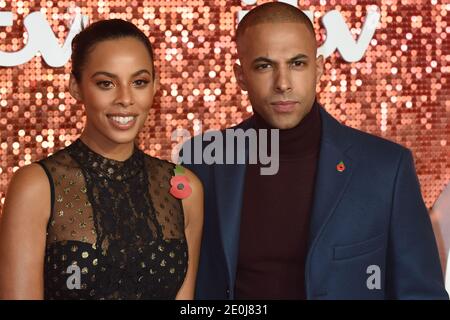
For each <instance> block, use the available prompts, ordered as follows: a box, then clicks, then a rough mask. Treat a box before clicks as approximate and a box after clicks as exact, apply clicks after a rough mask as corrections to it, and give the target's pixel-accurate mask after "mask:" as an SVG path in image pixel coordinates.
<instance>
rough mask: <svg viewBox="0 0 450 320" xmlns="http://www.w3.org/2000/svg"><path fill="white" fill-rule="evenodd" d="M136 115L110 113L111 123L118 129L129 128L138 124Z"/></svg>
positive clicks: (109, 119)
mask: <svg viewBox="0 0 450 320" xmlns="http://www.w3.org/2000/svg"><path fill="white" fill-rule="evenodd" d="M136 119H137V116H136V115H108V121H109V123H110V124H111V125H112V126H113V127H114V128H116V129H118V130H129V129H131V128H132V127H133V126H134V125H135V124H136Z"/></svg>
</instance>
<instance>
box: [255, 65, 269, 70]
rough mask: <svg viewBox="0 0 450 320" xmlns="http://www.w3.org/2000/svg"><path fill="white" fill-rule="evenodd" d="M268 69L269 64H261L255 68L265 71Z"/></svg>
mask: <svg viewBox="0 0 450 320" xmlns="http://www.w3.org/2000/svg"><path fill="white" fill-rule="evenodd" d="M268 68H270V64H269V63H263V64H258V65H257V66H256V70H265V69H268Z"/></svg>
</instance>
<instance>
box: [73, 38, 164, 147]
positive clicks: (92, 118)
mask: <svg viewBox="0 0 450 320" xmlns="http://www.w3.org/2000/svg"><path fill="white" fill-rule="evenodd" d="M154 79H156V77H155V76H154V75H153V64H152V60H151V57H150V54H149V52H148V50H147V49H146V47H145V45H144V44H143V43H142V42H140V41H139V40H137V39H135V38H133V37H126V38H119V39H112V40H105V41H102V42H99V43H97V44H96V45H95V46H94V47H93V49H92V50H91V51H90V52H89V55H88V57H87V60H86V63H85V65H84V67H83V70H82V73H81V79H80V80H79V81H78V82H77V81H76V80H75V78H74V77H72V78H71V80H70V92H71V94H72V96H74V98H75V99H77V100H79V101H81V102H82V103H83V104H84V106H85V109H86V118H87V120H86V127H85V129H84V132H83V135H84V136H85V138H87V139H89V140H91V141H95V142H96V143H97V144H98V143H105V144H107V145H108V144H109V145H110V144H111V143H112V144H115V143H116V144H126V143H133V141H134V139H135V137H136V135H137V134H138V132H139V130H140V129H141V128H142V127H143V125H144V123H145V120H146V118H147V115H148V111H149V109H150V107H151V105H152V103H153V97H154V95H155V92H156V89H157V83H156V81H155V80H154Z"/></svg>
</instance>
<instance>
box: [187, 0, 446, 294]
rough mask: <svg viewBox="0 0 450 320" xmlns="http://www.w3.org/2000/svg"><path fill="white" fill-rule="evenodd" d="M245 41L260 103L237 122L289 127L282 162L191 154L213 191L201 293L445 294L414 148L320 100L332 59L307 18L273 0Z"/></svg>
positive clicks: (238, 69)
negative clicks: (225, 160) (341, 117)
mask: <svg viewBox="0 0 450 320" xmlns="http://www.w3.org/2000/svg"><path fill="white" fill-rule="evenodd" d="M236 41H237V50H238V57H239V60H240V65H238V64H236V65H235V70H234V71H235V75H236V78H237V81H238V83H239V85H240V87H241V88H242V89H243V90H246V91H247V92H248V95H249V98H250V101H251V103H252V106H253V109H254V111H255V114H254V116H252V117H251V118H250V119H248V120H246V121H244V122H243V123H241V124H240V125H238V126H237V127H236V128H237V129H243V130H248V129H273V128H276V129H280V131H279V168H278V172H277V174H275V175H261V174H260V168H261V165H258V164H256V165H242V164H213V165H206V164H191V165H189V162H191V163H192V161H191V160H192V159H191V158H190V157H189V156H186V153H184V154H183V156H184V158H183V162H184V163H185V165H186V166H187V167H188V168H190V169H191V170H192V171H194V172H195V173H196V174H197V175H198V177H199V178H200V179H201V180H202V182H203V185H204V190H205V222H204V234H203V240H202V251H201V258H200V260H201V261H200V267H199V273H198V280H197V291H196V295H197V298H199V299H447V298H448V296H447V294H446V292H445V289H444V286H443V279H442V272H441V269H440V266H439V259H438V254H437V249H436V244H435V240H434V236H433V231H432V228H431V224H430V220H429V217H428V214H427V210H426V207H425V206H424V203H423V200H422V197H421V193H420V188H419V184H418V180H417V177H416V174H415V171H414V165H413V158H412V156H411V152H410V151H408V150H407V149H405V148H403V147H401V146H399V145H397V144H394V143H392V142H389V141H386V140H383V139H381V138H378V137H374V136H371V135H368V134H365V133H363V132H360V131H357V130H354V129H351V128H349V127H346V126H344V125H341V124H339V123H338V122H337V121H336V120H335V119H334V118H333V117H331V116H330V115H329V114H328V113H327V112H326V111H325V110H324V109H323V108H322V107H321V106H320V105H319V104H318V103H317V102H316V100H315V92H316V84H317V82H318V81H319V78H320V75H321V74H322V70H323V57H321V56H319V57H316V54H317V46H316V40H315V35H314V29H313V26H312V24H311V22H310V21H309V19H308V18H307V16H306V15H304V14H303V13H302V12H301V11H300V10H299V9H297V8H295V7H293V6H290V5H287V4H284V3H279V2H275V3H266V4H264V5H261V6H258V7H256V8H255V9H253V10H251V11H250V12H249V13H248V14H247V15H246V16H245V17H244V18H243V20H242V21H241V22H240V24H239V26H238V29H237V36H236ZM196 139H197V141H198V139H201V137H197V138H194V139H193V140H194V141H192V140H191V142H193V144H195V140H196ZM203 140H204V139H203ZM187 146H192V144H189V143H188V144H186V145H185V146H184V150H186V147H187ZM206 147H207V145H206V144H205V145H203V148H204V149H203V150H205V148H206ZM249 150H250V149H249V148H248V147H247V148H245V150H232V151H235V152H234V153H236V152H238V153H242V152H244V153H245V155H246V157H247V158H248V156H249ZM228 152H230V150H225V153H228Z"/></svg>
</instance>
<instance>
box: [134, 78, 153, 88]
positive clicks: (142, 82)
mask: <svg viewBox="0 0 450 320" xmlns="http://www.w3.org/2000/svg"><path fill="white" fill-rule="evenodd" d="M149 82H150V81H148V80H145V79H139V80H136V81H134V85H135V86H137V87H144V86H146V85H147V84H148V83H149Z"/></svg>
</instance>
